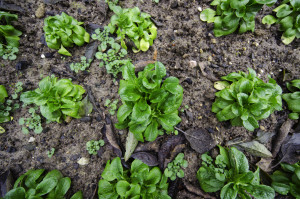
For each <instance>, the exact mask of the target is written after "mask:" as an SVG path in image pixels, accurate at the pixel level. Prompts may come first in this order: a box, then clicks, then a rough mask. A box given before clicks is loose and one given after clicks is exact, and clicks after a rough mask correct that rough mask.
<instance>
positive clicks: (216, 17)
mask: <svg viewBox="0 0 300 199" xmlns="http://www.w3.org/2000/svg"><path fill="white" fill-rule="evenodd" d="M276 2H277V0H214V1H213V2H212V3H211V4H210V5H212V6H217V7H216V10H213V9H210V8H207V9H205V10H203V11H202V12H201V14H200V19H201V20H202V21H206V22H207V23H214V34H215V36H216V37H220V36H224V35H229V34H231V33H233V32H235V31H236V30H237V29H239V33H240V34H241V33H244V32H247V31H252V32H254V29H255V16H256V14H257V12H258V11H260V10H261V8H262V7H263V6H264V5H265V4H266V5H273V4H274V3H276Z"/></svg>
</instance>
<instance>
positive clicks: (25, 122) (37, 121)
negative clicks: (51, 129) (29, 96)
mask: <svg viewBox="0 0 300 199" xmlns="http://www.w3.org/2000/svg"><path fill="white" fill-rule="evenodd" d="M37 109H38V108H37V107H35V108H30V109H29V110H28V112H29V113H30V114H31V117H29V118H23V117H22V118H20V119H19V125H21V126H22V132H23V133H24V134H28V133H29V130H28V129H32V130H34V133H36V134H40V133H41V132H42V131H43V127H42V124H41V123H42V121H41V116H40V115H38V114H37V113H36V111H37Z"/></svg>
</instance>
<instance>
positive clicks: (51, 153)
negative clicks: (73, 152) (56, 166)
mask: <svg viewBox="0 0 300 199" xmlns="http://www.w3.org/2000/svg"><path fill="white" fill-rule="evenodd" d="M54 152H55V148H51V150H49V151H47V155H48V157H49V158H52V156H53V155H54Z"/></svg>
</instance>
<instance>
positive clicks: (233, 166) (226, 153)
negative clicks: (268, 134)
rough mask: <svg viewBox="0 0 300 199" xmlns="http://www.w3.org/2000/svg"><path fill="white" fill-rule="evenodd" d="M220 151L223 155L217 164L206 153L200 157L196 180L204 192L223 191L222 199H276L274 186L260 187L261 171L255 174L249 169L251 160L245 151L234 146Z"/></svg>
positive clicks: (218, 158) (220, 155) (221, 148)
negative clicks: (200, 164)
mask: <svg viewBox="0 0 300 199" xmlns="http://www.w3.org/2000/svg"><path fill="white" fill-rule="evenodd" d="M219 149H220V154H219V155H218V156H217V157H216V159H215V161H214V162H213V159H212V158H211V157H210V156H209V155H207V154H203V155H202V156H201V158H202V166H201V167H200V169H199V170H198V172H197V178H198V180H199V182H200V186H201V188H202V189H203V190H204V191H205V192H216V191H219V190H221V194H220V197H221V199H223V198H224V199H225V198H230V199H235V198H251V196H253V197H254V198H256V199H273V198H274V197H275V192H274V190H273V189H272V188H271V187H269V186H266V185H261V184H260V177H259V168H257V170H256V171H255V172H254V173H253V172H252V171H250V170H249V164H248V160H247V158H246V156H245V155H244V154H243V153H242V152H240V151H239V150H237V149H236V148H235V147H231V148H230V149H228V148H223V147H221V146H219ZM250 195H251V196H250Z"/></svg>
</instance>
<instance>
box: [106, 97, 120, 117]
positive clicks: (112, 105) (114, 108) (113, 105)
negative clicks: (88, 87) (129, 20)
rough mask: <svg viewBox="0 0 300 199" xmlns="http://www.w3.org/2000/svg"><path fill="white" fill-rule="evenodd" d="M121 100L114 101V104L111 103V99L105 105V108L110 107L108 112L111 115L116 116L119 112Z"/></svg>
mask: <svg viewBox="0 0 300 199" xmlns="http://www.w3.org/2000/svg"><path fill="white" fill-rule="evenodd" d="M118 102H119V100H118V99H116V100H114V101H113V102H111V101H110V100H109V99H107V100H106V101H105V103H104V106H106V107H108V108H109V109H108V112H109V113H110V114H111V115H114V114H115V112H116V110H117V104H118Z"/></svg>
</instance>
